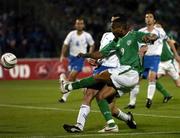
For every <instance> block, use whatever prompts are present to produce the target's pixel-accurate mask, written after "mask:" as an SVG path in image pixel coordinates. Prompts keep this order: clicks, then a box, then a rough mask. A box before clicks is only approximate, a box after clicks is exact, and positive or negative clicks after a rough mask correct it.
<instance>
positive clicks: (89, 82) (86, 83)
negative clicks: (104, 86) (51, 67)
mask: <svg viewBox="0 0 180 138" xmlns="http://www.w3.org/2000/svg"><path fill="white" fill-rule="evenodd" d="M110 75H111V74H110V73H109V72H108V71H103V72H101V73H100V74H96V75H94V76H91V77H88V78H84V79H81V80H80V81H75V82H67V81H66V80H64V78H63V77H61V84H62V85H61V86H62V89H63V92H64V93H66V92H69V91H71V90H74V89H80V88H87V87H91V86H93V85H95V84H97V83H101V82H104V83H110V82H111V80H110Z"/></svg>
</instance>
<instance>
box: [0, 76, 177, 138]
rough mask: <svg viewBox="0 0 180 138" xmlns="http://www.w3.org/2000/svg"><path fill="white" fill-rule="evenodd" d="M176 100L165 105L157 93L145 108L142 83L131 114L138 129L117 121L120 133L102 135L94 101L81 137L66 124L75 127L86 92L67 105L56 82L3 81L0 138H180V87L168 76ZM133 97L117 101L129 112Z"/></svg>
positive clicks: (101, 121) (74, 95) (166, 83)
mask: <svg viewBox="0 0 180 138" xmlns="http://www.w3.org/2000/svg"><path fill="white" fill-rule="evenodd" d="M160 81H161V82H162V83H163V84H164V86H165V87H166V88H167V89H168V90H169V91H170V93H171V94H172V95H173V97H174V99H172V100H170V101H169V102H168V103H162V100H163V97H162V95H161V94H160V93H159V92H156V94H155V97H154V99H153V105H152V107H151V108H150V109H146V108H145V98H146V88H147V82H146V81H142V82H141V85H140V93H139V95H138V99H137V105H136V108H135V109H132V110H131V111H132V112H133V114H134V118H135V120H136V122H137V129H136V130H131V129H129V128H128V127H127V126H126V124H125V123H124V122H122V121H119V120H115V121H116V122H117V124H118V126H119V129H120V131H119V133H108V134H107V133H106V134H99V133H97V131H98V130H99V129H102V128H103V126H104V124H105V121H104V119H103V117H102V115H101V113H100V112H99V109H98V107H97V105H96V102H95V101H94V102H93V103H92V107H91V110H92V112H91V113H90V114H89V117H88V120H87V123H86V126H85V130H84V132H83V133H80V134H70V133H67V132H65V131H64V129H63V128H62V125H63V124H64V123H68V124H74V123H75V122H76V117H77V115H78V110H79V107H80V105H81V101H82V97H83V94H82V90H76V91H73V92H72V93H71V95H70V96H69V99H68V101H67V103H64V104H61V103H58V98H59V97H60V95H61V94H60V92H59V90H58V87H59V84H58V81H55V80H43V81H42V80H39V81H37V80H36V81H35V80H32V81H30V80H28V81H26V80H23V81H0V138H63V137H65V138H66V137H68V138H70V137H79V138H101V137H107V138H111V137H112V138H115V137H121V138H149V137H151V138H157V137H159V138H162V137H163V138H179V137H180V88H176V87H175V85H174V83H173V82H172V80H171V79H170V78H168V77H165V78H162V79H161V80H160ZM128 101H129V95H128V94H126V95H125V96H123V97H121V98H120V99H118V100H117V105H118V106H119V107H121V109H122V110H123V111H125V112H127V111H129V110H124V109H123V107H125V106H126V105H127V103H128Z"/></svg>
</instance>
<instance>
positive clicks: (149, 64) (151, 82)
mask: <svg viewBox="0 0 180 138" xmlns="http://www.w3.org/2000/svg"><path fill="white" fill-rule="evenodd" d="M159 63H160V56H144V64H143V66H144V68H145V71H144V73H143V77H144V78H147V80H148V89H147V102H146V107H147V108H150V107H151V105H152V99H153V97H154V94H155V91H156V78H157V72H158V67H159Z"/></svg>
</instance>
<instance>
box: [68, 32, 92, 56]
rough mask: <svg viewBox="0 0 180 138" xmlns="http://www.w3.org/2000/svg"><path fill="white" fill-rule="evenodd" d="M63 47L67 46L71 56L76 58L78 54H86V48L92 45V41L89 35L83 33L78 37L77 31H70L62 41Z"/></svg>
mask: <svg viewBox="0 0 180 138" xmlns="http://www.w3.org/2000/svg"><path fill="white" fill-rule="evenodd" d="M64 45H69V52H70V55H71V56H77V55H78V54H79V53H84V54H85V53H87V47H88V45H89V46H92V45H94V40H93V38H92V36H91V34H90V33H88V32H85V31H83V33H82V34H80V35H78V34H77V30H73V31H71V32H70V33H69V34H68V35H67V36H66V38H65V40H64Z"/></svg>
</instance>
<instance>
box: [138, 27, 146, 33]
mask: <svg viewBox="0 0 180 138" xmlns="http://www.w3.org/2000/svg"><path fill="white" fill-rule="evenodd" d="M146 30H147V27H143V28H140V29H139V30H138V31H140V32H144V31H146Z"/></svg>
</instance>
